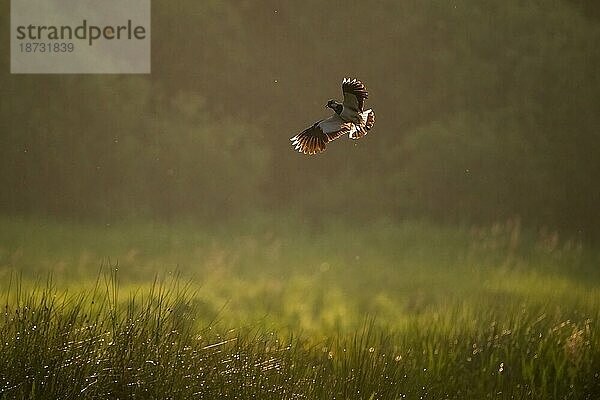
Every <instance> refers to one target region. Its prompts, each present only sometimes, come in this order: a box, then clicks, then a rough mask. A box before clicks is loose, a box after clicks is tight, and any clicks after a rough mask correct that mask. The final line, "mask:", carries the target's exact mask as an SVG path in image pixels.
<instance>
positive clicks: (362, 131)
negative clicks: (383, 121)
mask: <svg viewBox="0 0 600 400" xmlns="http://www.w3.org/2000/svg"><path fill="white" fill-rule="evenodd" d="M373 125H375V113H374V112H373V110H372V109H370V108H369V109H368V110H367V111H364V112H362V113H360V123H358V124H356V125H355V127H356V129H353V130H352V131H351V132H350V135H348V136H349V137H350V139H360V138H361V137H363V136H365V135H366V134H367V133H368V132H369V131H370V130H371V128H373Z"/></svg>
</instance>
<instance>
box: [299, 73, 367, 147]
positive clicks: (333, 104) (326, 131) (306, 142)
mask: <svg viewBox="0 0 600 400" xmlns="http://www.w3.org/2000/svg"><path fill="white" fill-rule="evenodd" d="M342 93H343V95H344V101H343V102H342V103H340V102H338V101H335V100H329V101H328V102H327V104H326V105H325V107H328V108H331V109H332V110H333V111H335V114H333V115H332V116H331V117H329V118H326V119H322V120H320V121H318V122H316V123H315V124H314V125H313V126H311V127H309V128H307V129H305V130H304V131H302V132H300V133H299V134H297V135H296V136H294V137H293V138H291V139H290V140H291V141H292V146H294V148H295V149H296V150H298V152H300V153H304V154H317V153H321V152H323V151H325V148H326V147H327V143H329V142H331V141H332V140H335V139H337V138H339V137H340V136H343V135H346V134H347V135H348V137H349V138H350V139H360V138H361V137H363V136H365V135H366V134H367V132H368V131H369V130H370V129H371V128H373V125H374V124H375V113H374V112H373V110H372V109H370V108H369V109H368V110H363V106H364V103H365V100H366V99H367V97H368V96H369V94H368V93H367V88H366V87H365V85H364V84H363V83H362V82H361V81H359V80H358V79H351V78H344V80H343V81H342Z"/></svg>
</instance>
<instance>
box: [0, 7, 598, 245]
mask: <svg viewBox="0 0 600 400" xmlns="http://www.w3.org/2000/svg"><path fill="white" fill-rule="evenodd" d="M3 5H4V6H3V10H4V11H3V12H2V14H1V17H0V19H1V21H2V26H3V32H4V34H3V35H2V39H1V42H0V46H1V48H2V52H1V54H2V57H1V58H0V63H1V66H0V70H1V71H2V72H1V74H0V88H1V91H2V96H1V97H0V132H1V134H0V149H1V156H0V188H1V189H0V213H2V214H6V215H41V216H53V217H59V218H69V219H78V220H79V219H80V220H97V221H101V222H103V223H110V222H111V221H115V220H119V219H123V218H140V219H148V218H152V219H158V220H165V221H171V220H178V219H192V220H197V221H205V222H218V221H222V220H225V219H227V220H229V219H237V218H244V217H245V216H249V215H253V214H255V213H274V214H276V213H286V214H290V213H292V214H294V215H298V216H301V218H302V219H303V220H304V221H306V222H308V223H310V222H317V221H319V220H321V219H322V218H324V217H325V216H331V217H333V218H339V219H351V220H355V221H358V222H360V221H367V220H374V219H380V218H385V219H389V220H392V221H401V220H405V219H415V218H416V219H421V218H424V219H427V220H432V221H434V222H440V223H460V224H464V223H467V224H473V223H474V224H489V223H493V222H496V221H506V220H508V219H514V218H518V219H520V220H521V221H522V222H523V223H524V224H526V225H527V226H531V227H547V228H550V229H558V230H561V231H566V232H570V233H572V234H575V235H578V236H582V237H594V236H595V237H597V236H598V234H600V212H598V204H599V201H600V190H599V186H598V177H600V157H599V156H600V140H599V139H600V112H598V111H599V105H600V69H599V66H600V47H599V46H598V43H600V6H598V5H596V3H595V2H592V1H584V0H572V1H568V0H562V1H558V0H557V1H544V2H541V1H517V0H508V1H470V0H464V1H430V2H423V1H416V0H411V1H378V2H350V3H349V2H340V1H327V2H323V1H316V0H314V1H313V0H310V1H304V2H279V1H274V0H273V1H271V0H268V1H261V2H252V1H239V2H238V1H235V2H234V1H202V2H197V1H191V0H185V1H179V2H176V3H173V2H170V3H162V2H153V4H152V26H151V28H152V73H151V74H150V75H137V76H136V75H10V74H9V70H10V68H9V66H10V60H9V51H8V50H9V34H8V31H9V25H10V13H9V8H8V6H9V5H8V1H4V2H3ZM344 77H356V78H359V79H361V80H362V81H363V82H364V83H365V84H366V86H367V89H368V90H369V95H370V96H369V100H368V101H367V106H368V107H369V108H371V107H372V108H373V109H374V110H375V113H376V124H375V127H374V129H373V130H372V131H371V132H370V133H369V135H368V136H367V137H365V138H364V139H362V140H360V141H357V142H355V141H350V140H348V139H345V138H342V139H339V140H337V141H336V142H334V143H332V144H330V145H329V146H328V149H327V151H326V152H325V153H323V154H321V155H317V156H312V157H308V156H304V155H301V154H298V153H295V152H294V151H293V148H292V147H291V145H290V142H289V138H290V137H292V136H293V135H295V134H296V133H298V132H299V131H301V130H303V129H304V128H306V127H307V126H309V125H311V124H313V123H314V122H315V121H317V120H319V119H321V118H324V117H327V116H328V115H329V112H330V110H326V109H325V108H324V105H325V103H326V102H327V100H328V99H330V98H337V99H340V98H341V87H340V85H341V80H342V79H343V78H344Z"/></svg>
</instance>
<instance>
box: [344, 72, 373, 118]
mask: <svg viewBox="0 0 600 400" xmlns="http://www.w3.org/2000/svg"><path fill="white" fill-rule="evenodd" d="M342 93H343V94H344V108H347V109H349V110H352V111H354V112H356V113H359V112H362V111H363V106H364V104H365V99H367V98H368V97H369V93H368V92H367V88H366V87H365V85H364V84H363V83H362V82H361V81H359V80H358V79H351V78H344V80H343V81H342Z"/></svg>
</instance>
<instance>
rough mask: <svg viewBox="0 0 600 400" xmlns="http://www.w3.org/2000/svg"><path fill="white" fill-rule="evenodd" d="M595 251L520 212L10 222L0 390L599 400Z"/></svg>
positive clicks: (9, 394)
mask: <svg viewBox="0 0 600 400" xmlns="http://www.w3.org/2000/svg"><path fill="white" fill-rule="evenodd" d="M599 260H600V258H599V253H598V252H597V251H596V250H595V249H593V248H591V247H590V246H587V245H584V244H582V243H579V242H577V241H576V240H573V239H570V238H561V237H559V236H558V235H556V234H554V233H549V232H528V231H524V230H522V229H521V227H520V226H519V224H518V222H516V221H509V222H507V223H505V224H499V225H495V226H492V227H485V228H470V227H469V228H448V227H446V228H445V227H437V226H432V225H429V224H426V223H418V222H407V223H402V224H392V223H389V222H385V221H384V222H378V223H373V225H372V226H366V227H365V226H350V225H348V224H345V225H344V224H338V223H335V222H332V223H329V224H324V225H322V226H315V225H310V226H308V225H303V224H301V223H300V222H299V221H297V220H294V219H293V218H291V217H288V218H285V219H281V220H277V219H272V218H262V219H261V218H257V219H252V220H248V221H247V222H246V223H238V224H237V225H235V226H234V225H228V226H218V227H209V226H201V225H194V224H191V223H190V224H176V225H171V226H166V225H160V224H148V223H123V224H121V225H118V226H102V227H98V226H92V225H86V224H66V223H58V222H52V221H39V220H19V219H15V218H10V219H9V218H5V219H3V223H2V228H1V230H0V275H1V278H2V284H1V285H0V288H1V289H2V290H1V291H0V293H1V295H2V297H0V298H1V299H2V300H3V302H4V304H5V306H4V314H3V317H2V322H1V325H0V339H1V343H0V380H1V381H0V394H2V395H3V396H4V397H5V398H15V397H16V398H35V397H44V396H46V397H47V396H48V395H51V396H50V397H53V398H66V397H86V396H87V397H89V398H98V397H100V398H103V397H120V398H123V397H131V396H133V395H136V396H138V397H144V398H147V397H159V398H160V397H165V396H166V395H165V394H168V395H171V396H174V397H176V398H187V397H190V396H196V397H198V398H223V397H232V398H236V397H237V398H322V399H330V398H341V399H348V398H357V399H370V398H372V399H376V398H381V399H397V398H403V396H406V398H420V397H423V398H436V399H437V398H459V399H461V398H488V397H489V398H540V399H546V398H586V397H587V398H594V394H595V393H598V392H600V377H599V375H598V374H599V373H600V353H599V352H598V349H599V348H600V338H599V336H598V330H597V327H596V326H597V325H596V324H597V321H598V318H599V316H600V287H599V285H598V283H599V279H598V272H597V266H598V261H599ZM101 267H102V268H101ZM50 277H51V278H50Z"/></svg>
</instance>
